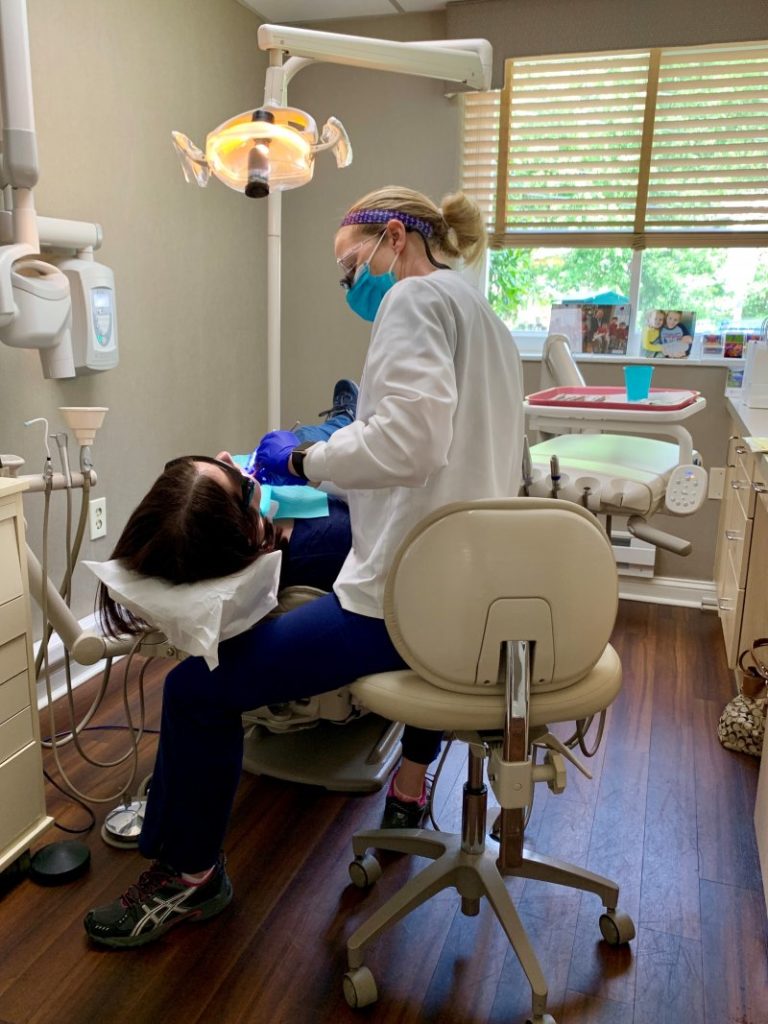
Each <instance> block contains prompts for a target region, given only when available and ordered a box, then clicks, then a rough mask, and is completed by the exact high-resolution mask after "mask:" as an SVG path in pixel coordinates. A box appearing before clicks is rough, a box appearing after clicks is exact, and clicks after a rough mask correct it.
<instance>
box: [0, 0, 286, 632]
mask: <svg viewBox="0 0 768 1024" xmlns="http://www.w3.org/2000/svg"><path fill="white" fill-rule="evenodd" d="M28 7H29V23H30V45H31V51H32V72H33V88H34V99H35V110H36V122H37V134H38V146H39V155H40V183H39V186H38V187H37V189H36V190H35V200H36V207H37V210H38V213H40V214H43V215H46V216H55V217H65V218H75V219H82V220H88V221H95V222H97V223H100V224H101V225H102V226H103V229H104V245H103V247H102V249H101V250H100V251H99V252H98V253H97V254H96V258H97V259H99V260H101V261H102V262H103V263H105V264H107V265H108V266H110V267H111V268H112V269H113V271H114V274H115V280H116V294H117V310H118V318H119V339H120V366H119V367H118V368H117V369H115V370H112V371H109V372H107V373H102V374H97V375H93V376H89V377H84V378H78V379H77V380H72V381H46V380H43V378H42V374H41V372H40V368H39V360H38V356H37V353H34V352H22V351H17V350H14V349H10V348H7V347H6V346H4V345H0V451H3V452H13V453H16V454H18V455H21V456H23V457H24V458H25V459H27V461H28V467H27V468H28V469H29V471H31V472H36V471H37V470H38V469H39V468H40V467H41V466H42V457H41V456H42V448H41V430H40V428H39V427H37V426H36V427H34V428H29V429H25V427H24V426H23V421H24V420H25V419H28V418H30V417H33V416H46V417H48V418H49V420H50V426H51V430H61V429H64V426H63V423H62V422H61V420H60V418H59V415H58V413H57V411H56V410H57V408H58V406H60V405H105V406H109V409H110V411H109V413H108V415H107V418H106V421H105V424H104V428H103V429H102V431H101V433H100V434H99V436H98V438H97V441H96V445H95V447H94V460H95V463H96V468H97V471H98V474H99V484H98V487H97V490H96V492H95V493H96V494H98V495H106V497H107V502H108V504H107V513H108V516H107V518H108V527H109V535H108V537H107V539H105V540H100V541H96V542H94V543H93V544H91V543H90V542H87V543H86V545H85V548H84V551H83V554H84V556H85V557H91V558H95V559H105V558H107V557H108V555H109V552H110V551H111V547H112V544H113V543H114V541H115V539H116V538H117V535H118V533H119V531H120V529H121V528H122V526H123V525H124V523H125V519H126V518H127V515H128V513H129V512H130V510H131V508H132V507H133V506H134V505H135V504H136V502H137V500H138V499H139V498H140V497H141V495H142V494H143V493H144V492H145V491H146V489H147V486H148V485H149V483H150V482H151V480H152V479H154V476H156V474H157V473H158V472H159V470H160V468H161V467H162V464H163V461H164V460H166V459H168V458H169V457H171V456H173V455H178V454H180V453H183V452H195V451H200V452H212V453H215V452H216V451H217V450H218V449H220V448H222V447H229V446H231V447H233V448H238V447H239V448H248V446H250V445H252V444H253V442H254V439H255V438H257V437H258V436H259V435H260V432H261V431H262V430H263V429H264V427H265V425H266V424H265V422H264V420H265V416H264V409H265V388H264V384H263V373H264V365H265V318H264V302H265V287H266V286H265V272H264V263H265V207H264V206H262V205H260V204H257V203H253V204H250V203H249V202H248V201H247V200H244V199H243V197H241V196H239V195H237V194H236V193H234V192H232V191H230V190H229V189H226V188H225V187H224V186H223V185H221V184H220V183H219V182H218V181H212V182H211V183H210V184H209V186H208V188H207V189H206V190H205V191H203V190H200V189H198V188H196V187H194V186H191V185H187V184H186V183H185V182H184V179H183V177H182V174H181V170H180V167H179V164H178V161H177V158H176V155H175V153H174V152H173V150H172V147H171V140H170V132H171V130H172V129H180V130H182V131H184V132H185V133H187V134H189V136H190V137H191V138H192V139H194V140H195V141H196V142H197V143H198V144H201V145H202V144H204V141H205V135H206V132H207V131H208V130H210V129H211V128H213V127H215V126H216V125H217V124H219V123H220V122H221V121H223V120H225V119H226V118H228V117H231V116H232V115H233V114H236V113H239V112H240V111H241V110H244V109H247V108H248V107H249V106H253V105H257V104H258V103H260V102H261V99H262V97H263V89H264V84H263V83H264V73H263V69H264V67H265V66H266V59H265V56H264V54H262V53H261V52H260V51H259V50H258V49H257V43H256V31H257V28H258V21H257V19H256V18H255V17H254V16H253V15H252V14H250V13H249V12H248V11H247V10H246V9H245V8H244V7H242V6H241V5H240V4H238V3H236V2H235V0H162V3H157V2H156V0H131V2H130V3H124V2H118V0H67V2H66V3H61V2H59V0H31V2H30V3H29V4H28ZM77 457H78V454H77V449H75V448H74V441H73V440H72V441H71V442H70V458H71V459H73V460H75V461H76V460H77ZM61 497H62V496H61V495H59V498H61ZM55 505H56V507H57V508H58V509H59V512H57V514H56V515H55V517H54V531H59V530H60V528H61V523H62V520H63V515H62V511H63V507H64V503H63V501H56V502H55ZM41 508H42V501H41V500H40V497H39V496H36V497H29V498H27V499H26V501H25V509H26V512H27V517H28V521H29V535H30V540H31V542H32V546H33V548H36V549H37V550H38V553H39V550H40V532H41V531H40V523H41V514H40V511H41ZM60 549H61V543H60V539H59V534H58V532H55V534H54V537H53V539H52V542H51V551H52V554H54V553H57V552H59V551H60ZM54 565H55V571H54V577H55V578H60V575H61V560H60V558H59V557H55V559H54ZM78 580H79V582H78V585H77V590H76V600H75V610H76V611H77V613H78V614H79V615H80V616H81V617H82V616H83V615H85V614H87V613H88V612H90V611H92V610H93V595H94V586H93V584H92V583H91V581H90V577H89V576H88V574H87V573H86V572H85V571H84V570H81V571H80V572H79V573H78Z"/></svg>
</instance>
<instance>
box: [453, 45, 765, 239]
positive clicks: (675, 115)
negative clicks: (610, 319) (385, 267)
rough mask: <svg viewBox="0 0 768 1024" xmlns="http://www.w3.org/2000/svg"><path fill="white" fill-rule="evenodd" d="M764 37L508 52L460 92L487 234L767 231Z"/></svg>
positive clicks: (739, 235) (469, 184)
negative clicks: (568, 52) (531, 54)
mask: <svg viewBox="0 0 768 1024" xmlns="http://www.w3.org/2000/svg"><path fill="white" fill-rule="evenodd" d="M767 166H768V44H766V43H753V44H739V45H730V46H712V47H687V48H684V49H683V48H680V49H670V50H645V51H634V52H623V53H608V54H580V55H575V56H564V57H541V58H514V59H510V60H508V61H507V62H506V65H505V81H504V88H503V89H502V90H501V91H496V92H490V93H481V94H477V93H466V94H465V95H464V145H463V173H462V182H463V187H464V189H465V190H466V191H467V192H468V193H469V194H470V195H472V196H473V197H474V198H475V199H476V200H477V201H478V202H479V204H480V206H481V208H482V210H483V213H484V216H485V217H486V224H487V227H488V230H489V233H490V237H491V242H492V244H493V245H494V246H496V247H506V246H531V245H536V246H541V245H558V246H562V245H568V246H573V245H578V246H585V245H588V246H589V245H592V246H600V247H607V246H632V247H634V248H637V249H642V248H647V247H649V246H654V247H660V246H664V247H666V246H678V247H680V246H744V245H747V246H754V245H766V244H768V174H767V173H766V167H767Z"/></svg>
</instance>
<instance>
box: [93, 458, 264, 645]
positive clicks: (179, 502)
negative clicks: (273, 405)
mask: <svg viewBox="0 0 768 1024" xmlns="http://www.w3.org/2000/svg"><path fill="white" fill-rule="evenodd" d="M220 454H221V456H226V459H221V460H218V461H217V460H206V461H195V459H194V458H193V457H192V456H185V457H183V458H181V459H174V460H173V461H172V462H169V463H168V464H167V465H166V467H165V469H164V470H163V472H162V473H161V474H160V476H159V477H158V478H157V480H155V482H154V483H153V484H152V487H151V488H150V489H149V491H148V492H147V494H146V495H145V496H144V497H143V498H142V500H141V501H140V502H139V504H138V505H137V506H136V508H135V509H134V510H133V512H132V513H131V515H130V517H129V519H128V522H127V523H126V525H125V529H124V530H123V532H122V533H121V534H120V538H119V540H118V542H117V544H116V545H115V549H114V551H113V552H112V555H111V557H112V558H116V559H118V560H119V561H120V563H121V564H122V565H123V566H125V568H126V569H131V570H133V571H134V572H138V573H141V574H142V575H143V576H159V577H160V578H161V579H164V580H167V581H168V582H169V583H196V582H197V581H198V580H206V579H212V578H214V577H216V576H229V575H230V574H231V573H235V572H239V571H240V570H242V569H245V568H246V567H247V566H249V565H250V564H251V563H252V562H253V561H255V559H256V558H258V557H259V555H261V554H263V553H264V552H266V551H273V550H274V549H275V546H276V543H277V538H276V533H275V529H274V527H273V526H272V523H271V522H270V521H269V520H268V519H266V518H264V517H263V516H262V515H260V513H259V511H258V505H259V489H258V484H256V485H255V487H251V486H250V481H248V482H247V486H244V485H243V484H242V483H241V479H242V478H241V474H240V470H239V469H237V467H236V466H234V464H233V463H232V460H231V458H230V457H229V456H228V455H227V453H226V452H222V453H220ZM254 483H255V482H254ZM97 605H98V608H99V611H100V613H101V619H102V623H103V625H104V627H105V628H106V629H107V630H108V631H109V632H110V633H112V634H113V635H114V634H115V633H120V632H128V633H135V632H139V631H140V630H141V629H142V628H143V623H141V622H140V621H139V620H137V619H136V618H135V617H134V616H133V615H131V613H130V612H129V611H127V609H125V608H123V607H122V606H120V605H118V604H117V603H116V602H115V601H113V599H112V598H111V597H110V596H109V594H108V592H107V590H106V587H104V585H103V584H100V586H99V592H98V595H97Z"/></svg>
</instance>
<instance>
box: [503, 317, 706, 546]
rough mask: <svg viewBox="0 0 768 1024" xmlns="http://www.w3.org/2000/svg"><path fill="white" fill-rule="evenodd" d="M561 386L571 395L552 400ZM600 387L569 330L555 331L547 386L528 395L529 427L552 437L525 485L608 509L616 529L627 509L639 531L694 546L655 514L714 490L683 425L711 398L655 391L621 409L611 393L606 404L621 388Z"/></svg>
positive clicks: (528, 468)
mask: <svg viewBox="0 0 768 1024" xmlns="http://www.w3.org/2000/svg"><path fill="white" fill-rule="evenodd" d="M548 389H549V390H548ZM566 389H572V390H573V394H572V395H569V394H567V392H566V393H564V392H565V391H566ZM558 390H559V392H560V393H559V394H557V395H556V396H555V397H557V398H558V399H565V401H564V402H563V403H562V404H560V405H558V404H557V403H556V402H555V401H554V400H552V401H550V402H549V403H547V401H546V396H547V395H549V394H552V395H554V393H555V392H557V391H558ZM593 390H594V391H598V390H599V389H589V388H587V387H586V385H585V382H584V377H583V376H582V374H581V372H580V370H579V368H578V366H577V365H576V363H575V361H574V359H573V355H572V353H571V350H570V346H569V344H568V339H567V338H566V337H565V335H562V334H550V335H549V337H548V338H547V340H546V342H545V343H544V348H543V351H542V360H541V379H540V391H539V392H538V393H537V395H533V396H528V398H527V399H526V403H525V407H526V416H527V422H528V428H529V429H530V430H531V431H538V433H539V435H540V436H541V437H543V438H544V440H542V441H540V442H539V443H538V444H534V445H532V446H531V447H530V448H529V449H528V452H529V454H528V456H527V457H526V459H525V463H524V467H523V477H524V490H523V493H525V494H528V495H531V496H539V497H545V496H546V497H549V496H551V497H560V498H567V499H569V500H571V501H576V502H578V503H580V504H583V505H584V506H585V507H586V508H589V509H590V510H591V511H593V512H595V513H596V514H598V515H600V514H602V515H605V516H606V517H607V518H606V528H607V530H608V532H609V533H610V532H611V519H610V517H611V516H614V515H621V516H627V517H628V523H627V529H628V531H629V533H630V534H631V535H633V536H635V537H638V538H639V539H641V540H645V541H648V542H649V543H652V544H655V545H656V546H657V547H661V548H664V549H666V550H668V551H672V552H673V553H675V554H678V555H687V554H689V553H690V551H691V544H690V542H689V541H686V540H682V539H681V538H679V537H675V536H673V535H672V534H670V533H667V532H665V531H661V530H659V529H656V528H655V527H652V526H649V525H648V522H647V520H648V519H650V518H651V517H652V516H653V515H655V514H656V513H657V512H667V513H671V514H673V515H691V514H693V513H694V512H696V511H698V509H699V508H700V507H701V505H702V504H703V502H704V500H705V498H706V489H707V487H706V485H707V474H706V471H705V470H704V469H703V468H702V466H701V459H700V458H699V456H698V453H696V452H694V450H693V442H692V439H691V435H690V433H689V432H688V431H687V430H686V429H685V427H683V426H682V425H681V423H682V421H683V420H686V419H688V418H689V417H690V416H692V415H694V414H696V413H697V412H699V411H700V410H701V409H703V408H704V407H705V405H706V401H705V399H704V398H703V397H701V396H700V395H698V393H696V392H672V391H670V392H657V391H652V392H651V395H650V398H649V401H648V403H644V404H640V403H638V404H636V405H635V407H634V408H629V407H628V406H627V404H626V403H625V407H624V408H623V409H620V408H614V407H612V406H613V405H615V404H617V403H611V402H610V401H609V402H608V403H607V407H606V401H605V399H606V398H608V399H612V398H613V399H616V398H618V396H616V395H610V394H603V395H602V396H601V395H595V394H590V393H589V392H591V391H593ZM606 390H607V391H610V389H606ZM614 390H615V391H618V390H620V389H614ZM679 396H688V397H687V398H686V399H685V401H686V402H687V404H685V405H683V406H682V407H681V406H680V405H679V404H675V398H676V397H679ZM622 397H623V396H622ZM537 403H540V404H537ZM579 403H581V404H579ZM648 434H652V435H655V434H661V435H668V436H671V437H673V438H675V439H676V441H677V443H676V444H675V443H671V442H669V441H662V440H659V439H658V438H657V437H648V436H641V435H648Z"/></svg>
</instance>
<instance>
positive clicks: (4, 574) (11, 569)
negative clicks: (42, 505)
mask: <svg viewBox="0 0 768 1024" xmlns="http://www.w3.org/2000/svg"><path fill="white" fill-rule="evenodd" d="M22 591H23V588H22V585H21V563H20V559H19V544H18V540H17V538H16V520H15V518H13V517H8V518H4V519H0V604H5V602H6V601H12V600H13V598H14V597H20V596H21V594H22Z"/></svg>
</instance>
